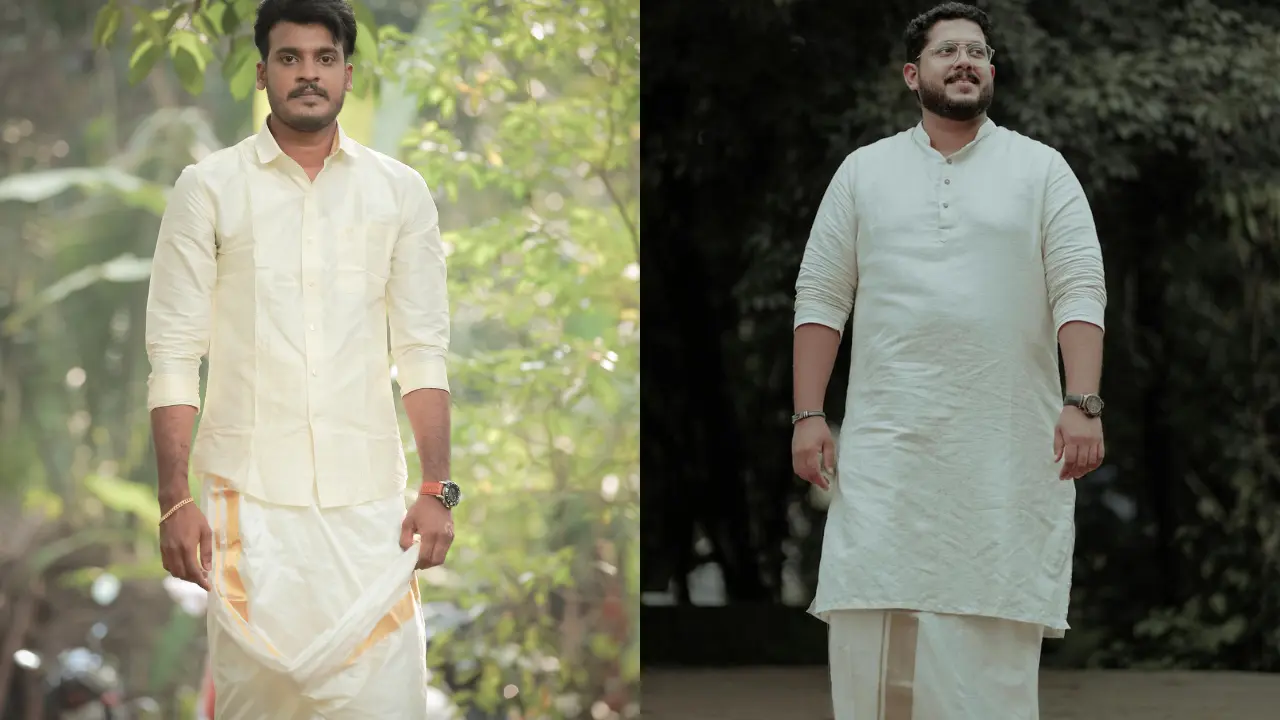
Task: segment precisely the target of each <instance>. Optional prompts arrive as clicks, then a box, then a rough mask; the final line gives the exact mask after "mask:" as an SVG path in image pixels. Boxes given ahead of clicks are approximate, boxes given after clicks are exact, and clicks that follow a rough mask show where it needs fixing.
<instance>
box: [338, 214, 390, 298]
mask: <svg viewBox="0 0 1280 720" xmlns="http://www.w3.org/2000/svg"><path fill="white" fill-rule="evenodd" d="M338 232H339V235H338V238H337V240H338V248H337V253H336V255H337V266H336V282H335V287H336V289H337V290H338V292H341V293H347V294H361V293H374V292H377V293H381V291H382V289H383V288H384V287H385V286H386V283H387V279H388V278H389V277H390V276H391V251H392V249H393V247H394V246H395V238H396V235H397V226H396V225H395V224H393V223H390V222H379V221H374V222H365V223H354V224H350V225H345V226H343V227H341V228H340V229H339V231H338Z"/></svg>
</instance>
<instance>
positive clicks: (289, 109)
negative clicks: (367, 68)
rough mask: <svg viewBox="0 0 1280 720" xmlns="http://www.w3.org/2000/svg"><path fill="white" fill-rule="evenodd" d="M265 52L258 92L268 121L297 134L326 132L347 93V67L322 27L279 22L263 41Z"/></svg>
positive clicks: (329, 35) (337, 48) (349, 87)
mask: <svg viewBox="0 0 1280 720" xmlns="http://www.w3.org/2000/svg"><path fill="white" fill-rule="evenodd" d="M268 43H269V46H270V51H269V53H268V55H267V59H266V61H264V62H260V63H258V89H259V90H263V89H265V90H266V91H267V101H268V102H269V103H270V104H271V115H272V117H274V118H275V119H277V120H279V121H280V122H282V123H284V124H285V125H287V126H289V127H291V128H293V129H294V130H297V131H298V132H317V131H319V130H323V129H325V128H326V127H328V126H329V124H330V123H332V122H333V121H334V119H335V118H336V117H338V113H339V112H340V111H341V110H342V103H343V100H344V99H345V98H346V95H347V91H348V90H350V89H351V65H350V64H349V63H347V62H346V58H345V57H344V56H343V54H342V48H340V47H338V46H337V44H336V43H335V42H334V37H333V35H331V34H330V33H329V31H328V30H327V29H326V28H325V27H324V26H323V25H296V24H294V23H289V22H282V23H278V24H277V25H276V26H275V27H273V28H271V33H270V34H269V35H268Z"/></svg>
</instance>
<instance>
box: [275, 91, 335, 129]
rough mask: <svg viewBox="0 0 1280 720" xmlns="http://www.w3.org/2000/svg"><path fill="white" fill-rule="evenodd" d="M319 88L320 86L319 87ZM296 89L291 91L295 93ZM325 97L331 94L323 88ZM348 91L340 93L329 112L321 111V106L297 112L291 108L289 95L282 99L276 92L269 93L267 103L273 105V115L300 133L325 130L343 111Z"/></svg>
mask: <svg viewBox="0 0 1280 720" xmlns="http://www.w3.org/2000/svg"><path fill="white" fill-rule="evenodd" d="M317 89H318V88H317ZM295 92H297V91H296V90H292V91H290V92H289V95H293V94H294V93H295ZM320 92H321V93H323V95H322V98H323V99H329V97H330V96H329V94H328V93H326V92H325V91H323V90H320ZM346 95H347V94H346V91H342V92H340V93H339V95H338V98H337V100H336V101H334V102H332V103H331V104H330V107H329V109H328V111H327V112H320V108H316V109H315V111H314V112H295V111H293V110H291V109H290V106H289V100H290V99H292V98H289V96H288V95H286V96H285V99H281V98H280V97H279V96H277V95H275V94H274V93H270V92H268V93H267V104H268V105H270V106H271V116H272V117H274V118H275V119H277V120H279V121H280V122H281V123H283V124H284V125H285V126H287V127H288V128H289V129H291V130H295V131H297V132H300V133H313V132H319V131H321V130H324V129H325V128H327V127H329V125H331V124H332V123H333V121H334V120H336V119H337V117H338V114H339V113H341V112H342V104H343V102H345V101H346Z"/></svg>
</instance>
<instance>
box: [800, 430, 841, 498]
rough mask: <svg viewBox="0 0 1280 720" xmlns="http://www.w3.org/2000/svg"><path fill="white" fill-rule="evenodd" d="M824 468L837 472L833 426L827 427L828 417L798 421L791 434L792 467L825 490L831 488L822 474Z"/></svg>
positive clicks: (830, 471) (801, 475)
mask: <svg viewBox="0 0 1280 720" xmlns="http://www.w3.org/2000/svg"><path fill="white" fill-rule="evenodd" d="M824 468H825V469H826V471H827V472H828V473H831V474H834V473H835V469H836V446H835V443H834V442H832V440H831V428H829V427H827V421H826V418H821V417H808V418H805V419H804V420H801V421H800V422H798V423H796V425H795V431H794V432H793V433H792V436H791V469H792V470H794V471H795V474H796V475H799V476H800V477H801V478H803V479H805V480H807V481H809V482H811V483H813V484H814V485H817V486H818V487H820V488H822V489H823V490H830V489H831V488H830V486H829V484H828V483H827V479H826V478H824V477H823V476H822V471H823V469H824Z"/></svg>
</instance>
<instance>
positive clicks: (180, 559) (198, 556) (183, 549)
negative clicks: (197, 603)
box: [160, 503, 213, 590]
mask: <svg viewBox="0 0 1280 720" xmlns="http://www.w3.org/2000/svg"><path fill="white" fill-rule="evenodd" d="M175 504H176V503H168V504H164V505H162V506H161V511H168V509H169V508H171V507H173V506H174V505H175ZM160 554H161V557H162V558H163V559H164V569H165V570H168V571H169V574H170V575H172V576H174V577H176V578H178V579H179V580H186V581H187V582H193V583H195V584H197V585H199V586H200V587H202V588H204V589H205V590H208V589H209V571H210V570H212V569H213V530H212V529H211V528H210V527H209V521H208V520H206V519H205V517H204V513H202V512H200V508H198V507H196V504H195V503H187V504H186V505H183V506H182V507H180V508H178V510H177V511H176V512H174V513H173V514H172V515H170V516H169V517H168V519H166V520H165V521H164V522H163V523H160Z"/></svg>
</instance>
